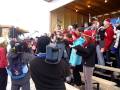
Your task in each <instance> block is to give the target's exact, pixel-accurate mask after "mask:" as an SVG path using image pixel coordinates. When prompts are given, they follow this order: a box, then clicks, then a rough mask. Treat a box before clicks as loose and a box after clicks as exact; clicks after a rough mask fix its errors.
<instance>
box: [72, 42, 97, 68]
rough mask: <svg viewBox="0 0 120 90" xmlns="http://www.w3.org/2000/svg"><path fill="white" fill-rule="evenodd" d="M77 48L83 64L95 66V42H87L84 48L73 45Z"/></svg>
mask: <svg viewBox="0 0 120 90" xmlns="http://www.w3.org/2000/svg"><path fill="white" fill-rule="evenodd" d="M74 48H75V49H76V50H77V52H76V53H77V54H78V55H80V56H82V58H83V62H84V65H86V66H89V67H94V66H95V60H96V46H95V44H92V43H91V44H89V45H88V46H87V47H86V48H83V47H81V46H76V47H74Z"/></svg>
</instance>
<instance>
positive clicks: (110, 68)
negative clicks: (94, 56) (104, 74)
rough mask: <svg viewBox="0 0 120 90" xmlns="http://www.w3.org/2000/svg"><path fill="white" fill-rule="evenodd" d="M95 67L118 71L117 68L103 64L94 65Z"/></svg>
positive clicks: (119, 71) (119, 70)
mask: <svg viewBox="0 0 120 90" xmlns="http://www.w3.org/2000/svg"><path fill="white" fill-rule="evenodd" d="M95 67H96V68H100V69H105V70H109V71H113V72H118V73H120V69H119V68H114V67H109V66H103V65H98V64H96V65H95Z"/></svg>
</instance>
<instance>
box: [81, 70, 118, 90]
mask: <svg viewBox="0 0 120 90" xmlns="http://www.w3.org/2000/svg"><path fill="white" fill-rule="evenodd" d="M80 74H81V77H82V78H84V76H83V73H81V72H80ZM92 80H93V84H97V90H99V84H101V85H104V86H106V90H109V89H110V88H112V87H113V86H115V85H116V83H115V82H112V81H109V80H105V79H102V78H99V77H96V76H92ZM83 81H84V80H83Z"/></svg>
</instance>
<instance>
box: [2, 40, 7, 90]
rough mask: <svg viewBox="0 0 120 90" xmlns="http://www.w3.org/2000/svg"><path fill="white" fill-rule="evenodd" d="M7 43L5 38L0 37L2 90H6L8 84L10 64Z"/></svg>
mask: <svg viewBox="0 0 120 90" xmlns="http://www.w3.org/2000/svg"><path fill="white" fill-rule="evenodd" d="M6 52H7V51H6V45H5V40H4V38H0V90H6V86H7V76H8V75H7V71H6V67H7V65H8V62H7V57H6Z"/></svg>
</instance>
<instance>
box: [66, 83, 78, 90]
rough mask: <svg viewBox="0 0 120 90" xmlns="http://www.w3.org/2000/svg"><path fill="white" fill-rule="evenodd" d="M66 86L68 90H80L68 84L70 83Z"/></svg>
mask: <svg viewBox="0 0 120 90" xmlns="http://www.w3.org/2000/svg"><path fill="white" fill-rule="evenodd" d="M65 86H66V90H80V89H78V88H75V87H74V86H72V85H70V84H68V83H65Z"/></svg>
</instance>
